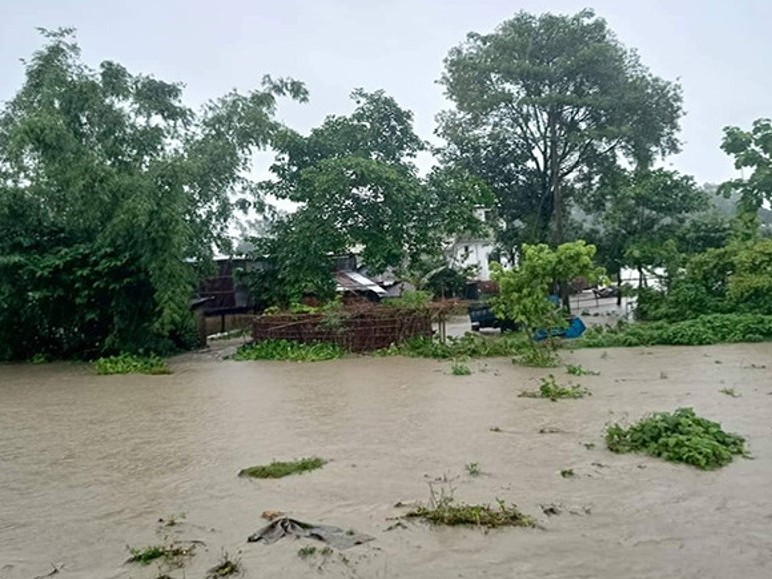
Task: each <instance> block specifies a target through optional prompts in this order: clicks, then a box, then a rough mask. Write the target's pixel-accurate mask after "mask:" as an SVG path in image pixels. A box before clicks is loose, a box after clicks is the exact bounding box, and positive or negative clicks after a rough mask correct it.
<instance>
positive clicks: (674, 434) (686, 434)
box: [606, 408, 746, 470]
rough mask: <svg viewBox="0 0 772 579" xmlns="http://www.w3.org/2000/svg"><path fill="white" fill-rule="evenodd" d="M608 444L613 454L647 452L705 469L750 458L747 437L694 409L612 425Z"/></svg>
mask: <svg viewBox="0 0 772 579" xmlns="http://www.w3.org/2000/svg"><path fill="white" fill-rule="evenodd" d="M606 444H607V445H608V448H609V450H611V451H613V452H619V453H625V452H643V453H646V454H650V455H651V456H657V457H660V458H664V459H665V460H669V461H672V462H683V463H685V464H690V465H692V466H696V467H697V468H700V469H703V470H711V469H715V468H718V467H721V466H725V465H727V464H729V463H730V462H732V459H733V458H734V456H735V455H746V450H745V439H744V438H742V437H741V436H738V435H737V434H732V433H727V432H724V431H723V430H722V429H721V425H720V424H719V423H717V422H713V421H711V420H707V419H705V418H701V417H699V416H697V415H696V414H695V413H694V410H692V409H691V408H679V409H678V410H676V411H675V412H673V413H672V414H671V413H669V412H658V413H656V414H653V415H651V416H649V417H647V418H644V419H642V420H640V421H639V422H637V423H635V424H633V425H632V426H628V427H626V428H625V427H623V426H620V425H619V424H612V425H610V426H609V427H608V428H607V429H606Z"/></svg>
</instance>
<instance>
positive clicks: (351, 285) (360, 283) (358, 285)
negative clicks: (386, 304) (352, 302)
mask: <svg viewBox="0 0 772 579" xmlns="http://www.w3.org/2000/svg"><path fill="white" fill-rule="evenodd" d="M335 284H336V287H335V290H336V291H339V292H345V291H353V292H364V291H371V292H373V293H375V294H377V295H379V296H385V295H387V293H388V292H386V290H385V289H383V288H382V287H381V286H379V285H378V284H377V283H375V282H374V281H373V280H371V279H370V278H368V277H365V276H363V275H362V274H361V273H357V272H356V271H336V272H335Z"/></svg>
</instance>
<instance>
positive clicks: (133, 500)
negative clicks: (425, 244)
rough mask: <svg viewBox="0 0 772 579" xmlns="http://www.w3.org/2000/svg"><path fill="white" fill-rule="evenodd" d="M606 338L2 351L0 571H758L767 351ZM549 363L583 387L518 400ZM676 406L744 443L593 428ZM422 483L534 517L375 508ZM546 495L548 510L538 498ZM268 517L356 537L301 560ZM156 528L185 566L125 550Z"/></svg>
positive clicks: (765, 568)
mask: <svg viewBox="0 0 772 579" xmlns="http://www.w3.org/2000/svg"><path fill="white" fill-rule="evenodd" d="M607 352H608V353H607V355H606V357H602V354H603V353H602V352H601V351H599V350H582V351H577V352H575V353H573V354H571V353H568V352H566V353H564V354H563V358H564V361H566V362H572V363H581V364H582V365H584V366H585V367H587V368H589V369H592V370H597V371H600V372H601V375H600V376H585V377H581V378H573V377H569V376H567V375H566V374H565V373H564V370H563V369H560V368H558V369H553V370H549V371H547V370H540V369H524V368H519V367H517V366H514V365H512V364H511V363H510V362H509V361H508V360H494V361H487V362H477V361H473V362H472V363H471V366H472V369H473V370H474V373H473V374H472V375H471V376H464V377H457V376H451V375H449V364H448V363H446V362H437V361H432V360H415V359H404V358H351V359H345V360H337V361H331V362H321V363H314V364H298V363H281V362H264V363H258V362H231V361H221V360H216V359H214V358H210V357H206V356H197V355H191V356H187V357H182V358H179V359H177V360H175V361H173V363H172V367H173V369H174V374H172V375H169V376H96V375H94V374H93V373H92V371H91V370H90V369H89V368H88V367H85V366H81V365H70V364H50V365H42V366H33V365H8V366H0V577H2V578H3V579H5V578H8V579H11V578H13V579H16V578H25V579H30V578H32V577H36V576H42V575H45V574H46V573H48V572H49V571H51V570H52V565H55V566H56V568H58V569H59V570H60V571H59V573H57V574H56V575H55V576H56V577H57V579H67V578H70V577H94V578H118V577H121V578H123V577H137V578H154V577H157V576H159V574H161V573H162V572H163V573H168V574H169V575H170V576H171V577H175V578H182V577H188V578H190V577H205V575H206V570H207V569H209V568H210V567H212V566H213V565H214V564H215V563H216V562H217V561H218V559H219V557H220V555H221V552H222V550H223V549H225V550H227V552H228V553H230V554H232V555H234V556H240V557H241V562H242V564H243V567H244V576H246V577H309V576H317V575H318V576H329V577H529V578H547V577H550V578H555V577H565V578H569V577H570V578H579V577H601V578H609V579H611V578H614V579H616V578H619V577H636V578H638V577H651V578H658V579H659V578H664V577H668V578H681V577H701V578H709V577H716V578H719V577H721V578H729V577H738V578H739V577H742V578H756V577H758V578H762V577H764V578H768V577H772V486H771V483H772V374H771V372H772V370H770V369H772V344H757V345H750V344H746V345H736V346H716V347H704V348H702V347H695V348H651V349H643V348H641V349H613V350H608V351H607ZM761 366H766V368H761ZM549 372H553V373H555V375H556V377H557V378H559V379H560V380H561V381H566V380H568V379H569V378H573V380H574V381H579V382H581V383H582V384H583V385H584V386H586V387H588V388H589V389H590V390H591V391H592V396H591V397H589V398H586V399H584V400H576V401H560V402H556V403H552V402H549V401H546V400H537V399H528V398H520V397H518V394H519V393H520V392H521V391H522V390H523V389H526V388H534V387H536V386H537V378H538V377H540V376H545V375H546V374H548V373H549ZM722 388H735V390H736V391H737V393H738V394H740V395H741V396H740V397H739V398H732V397H730V396H727V395H726V394H722V393H721V392H719V390H720V389H722ZM679 406H692V407H694V408H695V410H696V411H697V412H698V413H699V414H702V415H704V416H706V417H708V418H712V419H715V420H719V421H720V422H722V424H723V425H724V428H725V429H727V430H730V431H734V432H738V433H740V434H742V435H743V436H746V437H747V438H748V440H749V446H750V450H751V452H752V454H753V456H754V460H745V459H738V460H736V461H735V462H734V463H732V464H731V465H729V466H728V467H726V468H724V469H721V470H719V471H716V472H701V471H698V470H696V469H693V468H690V467H686V466H682V465H673V464H668V463H665V462H663V461H659V460H656V459H653V458H648V457H644V456H640V455H615V454H612V453H610V452H609V451H607V450H605V448H604V445H603V439H602V431H603V427H604V424H606V423H607V422H609V421H615V420H624V419H631V420H632V419H637V418H638V417H640V416H641V415H643V414H645V413H647V412H651V411H656V410H673V409H675V408H677V407H679ZM492 427H499V428H500V429H501V432H493V431H491V430H490V429H491V428H492ZM540 430H541V431H542V432H540ZM545 430H546V431H547V432H544V431H545ZM584 443H594V444H595V445H596V446H595V448H591V449H587V448H586V447H585V446H584ZM310 455H318V456H321V457H323V458H326V459H329V460H330V462H329V464H327V465H326V466H325V467H324V468H323V469H321V470H318V471H314V472H311V473H307V474H304V475H300V476H292V477H287V478H284V479H281V480H269V481H252V480H245V479H242V478H238V477H237V476H236V474H237V472H238V471H239V470H240V469H241V468H244V467H246V466H251V465H254V464H261V463H266V462H270V461H271V460H273V459H278V460H281V459H292V458H299V457H302V456H310ZM470 462H477V463H479V466H480V469H481V470H482V474H481V475H480V476H477V477H472V476H469V475H468V474H467V473H466V470H465V464H467V463H470ZM563 469H573V471H574V472H575V476H574V477H572V478H563V477H561V476H560V471H561V470H563ZM435 479H439V480H435ZM433 480H434V481H435V482H434V483H433V484H434V486H435V488H437V487H440V488H446V489H448V488H450V487H453V488H454V489H455V490H454V491H453V492H454V494H455V497H456V498H457V499H458V500H462V501H468V502H494V501H495V499H496V498H501V499H504V500H506V501H507V502H514V503H517V505H518V506H519V507H520V508H521V510H523V511H524V512H526V513H529V514H532V515H534V516H536V517H537V518H538V520H539V522H540V523H541V525H542V526H543V528H542V529H500V530H495V531H492V532H489V533H484V532H482V531H480V530H477V529H466V528H431V527H428V526H425V525H423V524H421V523H416V522H408V523H406V528H396V529H393V530H387V529H388V528H389V527H390V526H391V525H392V524H393V523H394V520H392V519H391V517H395V516H398V515H400V514H401V513H404V509H400V508H397V507H395V506H394V505H395V503H397V502H398V501H414V500H420V501H425V500H426V499H427V498H428V496H429V485H428V483H429V482H432V481H433ZM443 481H444V482H443ZM548 503H555V504H559V505H561V506H560V510H561V511H562V513H561V514H559V515H556V516H549V517H548V516H547V515H545V514H544V513H543V512H542V509H541V508H540V505H543V504H548ZM265 510H279V511H284V512H287V513H289V514H290V515H292V516H293V517H295V518H298V519H301V520H304V521H310V522H314V523H325V524H331V525H336V526H339V527H342V528H345V529H348V528H354V529H356V530H357V531H361V532H364V533H368V534H370V535H373V536H374V537H375V540H374V541H372V542H370V543H368V544H366V545H361V546H357V547H354V548H352V549H349V550H347V551H345V552H342V553H337V552H336V553H334V554H333V555H331V556H327V557H323V556H321V555H316V556H312V557H310V558H307V559H302V558H300V557H298V554H297V551H298V548H299V547H301V546H303V545H305V544H307V542H306V541H296V540H293V539H284V540H282V541H280V542H278V543H276V544H274V545H270V546H266V545H262V544H247V543H246V537H247V536H248V535H249V534H250V533H252V532H254V531H255V530H257V529H258V528H260V527H261V526H263V525H264V524H265V521H264V520H263V519H261V518H260V514H261V513H262V512H263V511H265ZM179 513H184V514H185V517H184V519H182V518H180V522H179V524H178V525H175V526H174V527H162V526H161V525H159V523H158V519H159V518H167V517H168V516H170V515H174V514H179ZM172 539H178V540H194V541H202V542H203V543H202V544H199V545H198V547H197V548H196V552H195V555H194V556H193V557H192V558H190V560H189V561H188V562H187V563H186V565H185V567H184V568H181V569H174V570H167V569H159V567H158V565H153V564H151V565H149V566H146V567H143V566H140V565H138V564H135V563H127V562H126V560H127V558H128V557H129V552H128V549H127V545H129V546H138V547H141V546H146V545H152V544H158V543H163V542H164V540H172ZM319 546H320V547H321V546H322V545H321V544H319ZM341 554H342V555H344V556H345V559H344V558H343V557H341Z"/></svg>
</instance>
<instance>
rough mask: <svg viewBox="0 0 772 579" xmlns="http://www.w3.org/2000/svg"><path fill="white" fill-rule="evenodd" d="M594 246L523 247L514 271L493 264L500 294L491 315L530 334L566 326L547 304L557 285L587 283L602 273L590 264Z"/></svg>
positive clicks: (559, 314) (571, 243)
mask: <svg viewBox="0 0 772 579" xmlns="http://www.w3.org/2000/svg"><path fill="white" fill-rule="evenodd" d="M594 255H595V246H594V245H587V244H586V243H585V242H584V241H581V240H580V241H573V242H570V243H564V244H562V245H560V246H558V247H557V249H551V248H550V247H548V246H547V245H544V244H540V245H524V246H523V251H522V256H521V258H520V263H519V264H518V266H517V267H514V268H512V269H509V270H505V269H504V268H502V267H501V266H499V265H498V264H492V272H493V274H492V277H493V279H494V280H495V281H496V282H498V284H499V288H500V293H499V295H498V296H496V297H495V298H494V300H493V311H494V313H495V314H496V316H497V317H498V318H500V319H507V320H512V321H514V322H516V323H517V324H519V325H521V326H523V327H525V328H527V329H528V330H529V331H531V332H533V331H535V330H537V329H539V328H554V327H561V326H565V323H566V322H565V319H564V317H563V314H562V312H561V311H560V310H559V309H558V308H556V307H555V306H554V304H552V302H550V301H549V299H548V295H549V294H550V293H551V290H552V289H553V288H554V287H555V284H556V283H566V282H569V281H572V280H574V279H576V278H578V277H582V278H584V279H586V280H588V281H590V282H592V281H595V280H597V279H599V278H600V276H601V275H602V273H603V270H602V269H601V268H598V267H597V266H595V264H594V263H593V256H594Z"/></svg>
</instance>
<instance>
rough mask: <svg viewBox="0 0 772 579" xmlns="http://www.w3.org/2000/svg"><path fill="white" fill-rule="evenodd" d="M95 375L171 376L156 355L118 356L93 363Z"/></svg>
mask: <svg viewBox="0 0 772 579" xmlns="http://www.w3.org/2000/svg"><path fill="white" fill-rule="evenodd" d="M94 369H95V370H96V373H97V374H103V375H107V374H171V373H172V371H171V370H169V368H168V367H167V366H166V363H165V362H164V361H163V358H161V357H160V356H156V355H151V356H136V355H134V354H119V355H118V356H110V357H109V358H99V359H98V360H95V361H94Z"/></svg>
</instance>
